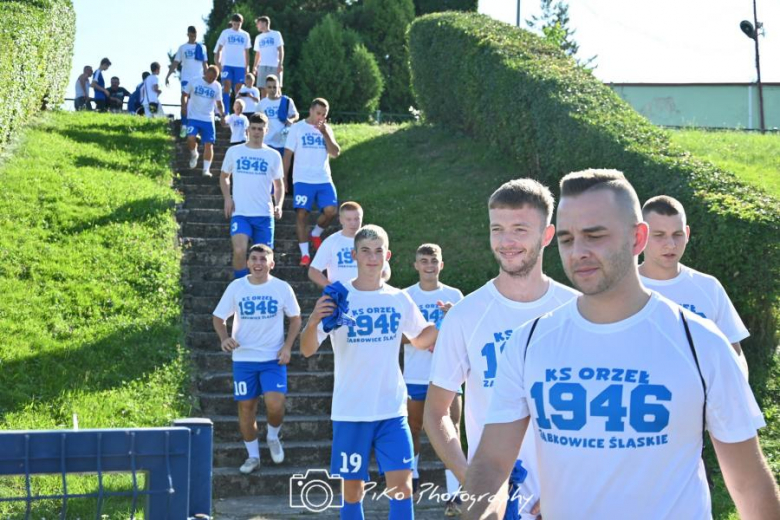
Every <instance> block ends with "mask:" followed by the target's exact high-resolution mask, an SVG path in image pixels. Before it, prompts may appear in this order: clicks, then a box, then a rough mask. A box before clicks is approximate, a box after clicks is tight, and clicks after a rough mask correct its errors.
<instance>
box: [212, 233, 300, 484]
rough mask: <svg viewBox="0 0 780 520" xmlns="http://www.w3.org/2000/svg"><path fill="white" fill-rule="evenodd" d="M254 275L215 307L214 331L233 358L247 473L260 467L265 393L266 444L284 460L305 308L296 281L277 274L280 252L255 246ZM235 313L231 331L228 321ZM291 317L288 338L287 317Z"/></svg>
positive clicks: (274, 456) (236, 284) (251, 257)
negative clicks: (291, 371)
mask: <svg viewBox="0 0 780 520" xmlns="http://www.w3.org/2000/svg"><path fill="white" fill-rule="evenodd" d="M248 265H249V276H246V277H245V278H242V279H240V280H234V281H233V282H232V283H231V284H230V285H228V287H227V289H226V290H225V294H223V295H222V298H221V299H220V300H219V304H218V305H217V308H216V309H214V316H213V319H212V321H213V323H214V330H216V331H217V334H218V335H219V340H220V344H221V347H222V350H223V351H225V352H230V353H232V356H233V395H234V397H235V400H236V401H238V420H239V426H240V429H241V436H242V437H243V438H244V444H245V445H246V449H247V454H248V457H247V459H246V461H245V462H244V464H242V465H241V468H240V471H241V473H245V474H246V473H251V472H252V471H254V470H255V469H256V468H257V467H258V466H259V465H260V446H259V444H258V441H257V437H258V429H257V402H258V400H259V398H260V396H261V395H262V396H263V401H264V403H265V408H266V415H267V417H268V432H267V436H266V443H267V445H268V448H269V450H270V451H271V458H272V459H273V461H274V462H275V463H276V464H279V463H281V462H282V461H284V449H283V448H282V443H281V442H280V441H279V430H280V429H281V427H282V421H283V420H284V402H285V394H287V364H288V363H289V362H290V354H291V352H292V347H293V343H295V338H297V337H298V333H299V332H300V330H301V309H300V307H299V306H298V301H297V300H296V298H295V293H294V292H293V290H292V287H290V284H288V283H287V282H284V281H282V280H279V279H278V278H275V277H273V276H271V274H270V273H271V270H273V268H274V252H273V250H272V249H271V248H270V247H268V246H267V245H265V244H255V245H253V246H252V248H251V249H250V250H249V260H248ZM231 316H233V331H232V334H231V335H228V332H227V326H226V324H225V322H226V321H227V320H228V318H230V317H231ZM285 316H287V318H288V319H289V325H288V326H287V337H286V338H285V337H284V317H285Z"/></svg>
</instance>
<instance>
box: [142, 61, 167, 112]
mask: <svg viewBox="0 0 780 520" xmlns="http://www.w3.org/2000/svg"><path fill="white" fill-rule="evenodd" d="M149 70H150V71H151V72H152V73H151V74H149V76H147V78H146V79H145V80H144V92H143V94H144V95H143V107H144V115H146V117H165V112H163V108H162V104H160V94H162V90H161V89H160V64H159V63H157V62H156V61H155V62H152V64H151V65H150V67H149Z"/></svg>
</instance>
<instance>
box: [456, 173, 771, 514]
mask: <svg viewBox="0 0 780 520" xmlns="http://www.w3.org/2000/svg"><path fill="white" fill-rule="evenodd" d="M557 227H558V249H559V252H560V256H561V262H562V264H563V267H564V270H565V271H566V276H567V277H568V278H569V279H570V280H571V282H572V283H573V284H574V285H575V286H576V287H577V288H578V289H579V290H580V291H581V292H582V295H581V296H579V297H578V298H577V299H575V300H572V301H570V302H569V303H567V304H566V305H564V306H562V307H560V308H558V309H556V310H554V311H552V312H550V313H548V314H546V315H545V316H543V317H541V318H539V319H537V320H534V321H532V322H530V323H527V324H525V325H524V326H523V327H521V328H520V329H518V330H516V331H515V332H514V333H513V334H512V339H511V340H510V341H509V342H508V344H507V345H506V348H505V352H504V358H503V360H502V362H501V364H500V366H499V369H498V377H497V378H496V385H495V390H494V391H493V399H492V401H491V404H490V410H489V412H488V418H487V425H486V426H485V431H484V432H483V434H482V440H481V442H480V444H479V448H478V449H477V453H476V455H475V456H474V460H473V462H472V464H471V466H470V467H469V470H468V476H467V479H466V486H465V491H466V493H468V496H469V498H470V499H473V502H472V503H471V504H470V505H471V507H470V508H466V512H465V515H464V517H465V518H468V519H472V518H485V517H487V516H490V515H491V514H494V511H500V508H501V505H502V504H501V500H500V497H499V500H494V501H492V503H488V500H487V499H486V498H485V497H488V498H489V497H491V496H493V495H494V494H495V493H496V492H498V490H499V488H500V487H501V485H502V484H503V482H504V480H505V479H506V476H507V475H508V474H509V471H510V470H511V461H508V460H507V459H506V453H507V452H513V451H516V450H517V449H518V448H520V445H521V443H523V444H524V443H525V442H526V439H527V438H528V437H527V436H526V437H525V438H524V434H525V432H526V429H527V428H528V427H529V425H531V433H532V435H533V436H534V437H535V439H536V443H537V452H538V456H539V460H538V463H539V475H540V478H541V489H542V501H541V510H542V515H543V516H544V518H545V519H547V520H557V519H569V518H632V519H636V520H643V519H648V520H651V519H652V520H656V519H659V518H685V519H690V520H704V519H709V518H711V514H712V512H711V504H710V494H709V488H708V486H707V481H706V478H705V474H704V467H703V464H702V459H701V453H702V448H703V440H704V431H705V429H706V431H708V432H709V434H710V438H711V439H712V444H713V446H714V448H715V453H716V455H717V457H718V461H719V462H720V467H721V470H722V472H723V477H724V479H725V481H726V485H727V487H728V489H729V492H730V493H731V496H732V498H733V499H734V502H735V503H736V506H737V511H738V512H739V515H740V518H743V519H756V520H757V519H766V518H780V498H779V497H780V495H779V493H778V489H777V485H776V483H775V482H774V478H773V477H772V474H771V472H770V470H769V468H768V467H767V464H766V460H765V459H764V457H763V455H762V453H761V448H760V446H759V444H758V437H757V436H756V430H757V429H758V428H760V427H762V426H763V425H764V424H765V423H764V419H763V417H762V415H761V411H760V410H759V408H758V405H757V403H756V401H755V398H754V397H753V394H752V392H751V390H750V387H749V386H748V384H747V380H746V379H745V377H744V376H743V375H742V373H741V372H740V369H739V364H738V361H737V356H736V353H735V352H734V349H733V348H731V346H730V345H729V343H728V340H727V339H726V338H725V337H724V336H723V334H722V333H721V332H720V331H719V330H718V328H717V327H716V326H715V324H714V323H712V322H711V321H710V320H706V319H704V318H701V317H700V316H697V315H695V314H693V313H691V312H689V311H687V310H685V309H682V308H681V307H680V306H678V305H677V304H675V303H674V302H672V301H671V300H668V299H666V298H664V297H663V296H661V295H659V294H658V293H655V292H652V291H648V290H647V289H646V288H645V287H643V286H642V283H641V282H640V280H639V272H638V271H637V257H638V256H639V254H640V253H641V252H642V250H643V249H644V247H645V245H646V244H647V239H648V227H647V224H646V223H644V222H643V221H642V214H641V211H640V208H639V199H638V198H637V196H636V192H635V191H634V189H633V187H632V186H631V185H630V184H629V183H628V181H627V180H626V179H625V177H624V176H623V174H622V173H620V172H617V171H615V170H586V171H583V172H575V173H571V174H569V175H567V176H565V177H564V178H563V179H562V180H561V202H560V204H559V206H558V214H557ZM448 317H449V316H448Z"/></svg>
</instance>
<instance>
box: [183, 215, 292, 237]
mask: <svg viewBox="0 0 780 520" xmlns="http://www.w3.org/2000/svg"><path fill="white" fill-rule="evenodd" d="M274 228H275V229H274V234H275V235H277V236H283V237H288V238H290V237H294V236H295V222H285V221H278V222H276V225H275V226H274ZM180 234H181V235H182V236H185V237H203V238H220V237H223V236H230V221H229V220H226V219H224V218H223V220H222V221H221V222H214V223H211V222H189V221H187V222H182V224H181V231H180Z"/></svg>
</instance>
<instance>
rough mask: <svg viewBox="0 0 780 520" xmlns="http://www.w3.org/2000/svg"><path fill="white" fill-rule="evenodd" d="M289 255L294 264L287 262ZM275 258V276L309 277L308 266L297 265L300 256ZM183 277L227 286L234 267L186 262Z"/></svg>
mask: <svg viewBox="0 0 780 520" xmlns="http://www.w3.org/2000/svg"><path fill="white" fill-rule="evenodd" d="M288 257H289V258H290V262H291V263H292V265H289V264H287V262H288ZM274 260H275V261H276V267H274V270H273V271H272V272H273V275H274V276H275V277H277V278H281V279H282V280H284V281H285V282H293V281H297V282H305V281H306V280H308V279H309V274H308V271H309V270H308V268H306V267H301V266H299V265H297V262H298V261H300V256H296V255H279V258H277V257H276V255H274ZM181 278H182V280H184V282H185V283H200V282H223V283H225V286H227V284H228V283H230V282H231V281H233V268H232V267H231V266H230V263H227V264H225V265H224V266H223V267H214V266H207V265H188V264H184V265H182V266H181Z"/></svg>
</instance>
